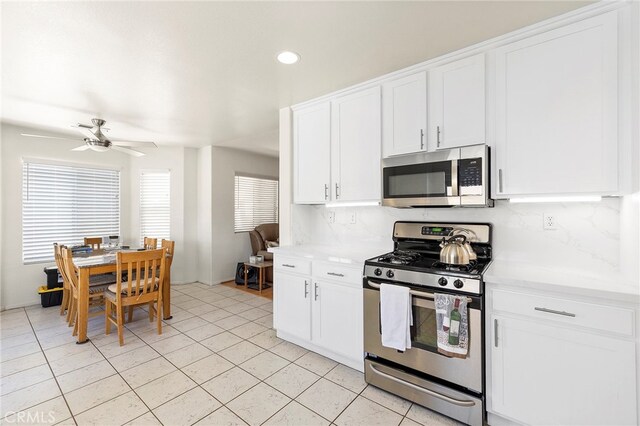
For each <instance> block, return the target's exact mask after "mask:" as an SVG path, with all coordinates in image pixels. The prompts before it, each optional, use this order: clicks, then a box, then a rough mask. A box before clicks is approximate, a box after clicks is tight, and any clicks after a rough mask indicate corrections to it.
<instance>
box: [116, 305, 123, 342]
mask: <svg viewBox="0 0 640 426" xmlns="http://www.w3.org/2000/svg"><path fill="white" fill-rule="evenodd" d="M116 316H117V317H118V318H117V320H116V321H117V323H118V341H119V342H120V346H122V345H124V335H123V334H122V328H123V327H124V325H123V323H122V322H123V320H124V311H123V309H122V305H120V304H117V305H116Z"/></svg>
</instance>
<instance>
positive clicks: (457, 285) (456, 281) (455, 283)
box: [453, 280, 464, 288]
mask: <svg viewBox="0 0 640 426" xmlns="http://www.w3.org/2000/svg"><path fill="white" fill-rule="evenodd" d="M463 285H464V283H463V282H462V280H455V281H454V282H453V286H454V287H455V288H462V286H463Z"/></svg>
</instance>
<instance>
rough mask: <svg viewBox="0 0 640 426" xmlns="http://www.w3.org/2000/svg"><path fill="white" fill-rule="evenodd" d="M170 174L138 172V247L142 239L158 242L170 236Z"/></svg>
mask: <svg viewBox="0 0 640 426" xmlns="http://www.w3.org/2000/svg"><path fill="white" fill-rule="evenodd" d="M170 195H171V172H170V171H169V170H142V171H141V172H140V245H142V243H143V240H144V237H151V238H157V239H158V246H160V240H162V239H163V238H164V239H165V240H169V239H170V235H171V200H170Z"/></svg>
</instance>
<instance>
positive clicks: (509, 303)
mask: <svg viewBox="0 0 640 426" xmlns="http://www.w3.org/2000/svg"><path fill="white" fill-rule="evenodd" d="M492 296H493V302H492V308H493V310H494V311H502V312H510V313H514V314H518V315H526V316H529V317H533V318H538V319H544V320H551V321H558V322H561V323H563V324H570V325H576V326H580V327H587V328H592V329H594V330H601V331H607V332H613V333H617V334H623V335H627V336H633V334H634V327H633V323H634V318H633V315H634V313H633V311H632V310H630V309H624V308H617V307H613V306H606V305H599V304H595V303H585V302H576V301H573V300H568V299H562V298H556V297H548V296H538V295H533V294H524V293H516V292H510V291H503V290H493V292H492Z"/></svg>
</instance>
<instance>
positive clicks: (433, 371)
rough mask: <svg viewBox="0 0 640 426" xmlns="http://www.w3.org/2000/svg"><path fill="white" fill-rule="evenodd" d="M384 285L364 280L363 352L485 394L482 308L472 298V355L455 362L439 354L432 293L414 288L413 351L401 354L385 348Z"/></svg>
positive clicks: (469, 354)
mask: <svg viewBox="0 0 640 426" xmlns="http://www.w3.org/2000/svg"><path fill="white" fill-rule="evenodd" d="M382 282H383V281H377V280H371V279H365V284H366V285H365V287H364V350H365V352H367V353H368V354H370V355H374V356H376V357H379V358H382V359H385V360H388V361H392V362H394V363H397V364H400V365H403V366H405V367H408V368H411V369H413V370H416V371H418V372H421V373H424V374H428V375H430V376H433V377H436V378H438V379H441V380H445V381H447V382H450V383H452V384H455V385H458V386H461V387H464V388H467V389H469V390H471V391H473V392H477V393H482V390H483V387H482V383H483V380H482V377H483V356H482V345H483V335H482V310H481V309H482V306H481V299H480V298H479V297H472V298H471V299H472V301H471V303H469V304H468V306H469V313H468V320H469V352H468V355H467V357H466V358H464V359H463V358H452V357H447V356H445V355H442V354H440V353H438V348H437V343H436V342H437V337H436V311H435V304H434V301H433V293H429V292H427V291H424V289H419V288H412V290H414V294H415V295H413V296H412V309H413V324H414V325H413V326H412V327H411V349H407V350H406V351H404V352H402V351H398V350H395V349H392V348H387V347H384V346H382V332H381V330H382V328H381V323H380V290H379V285H380V284H381V283H382Z"/></svg>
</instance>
